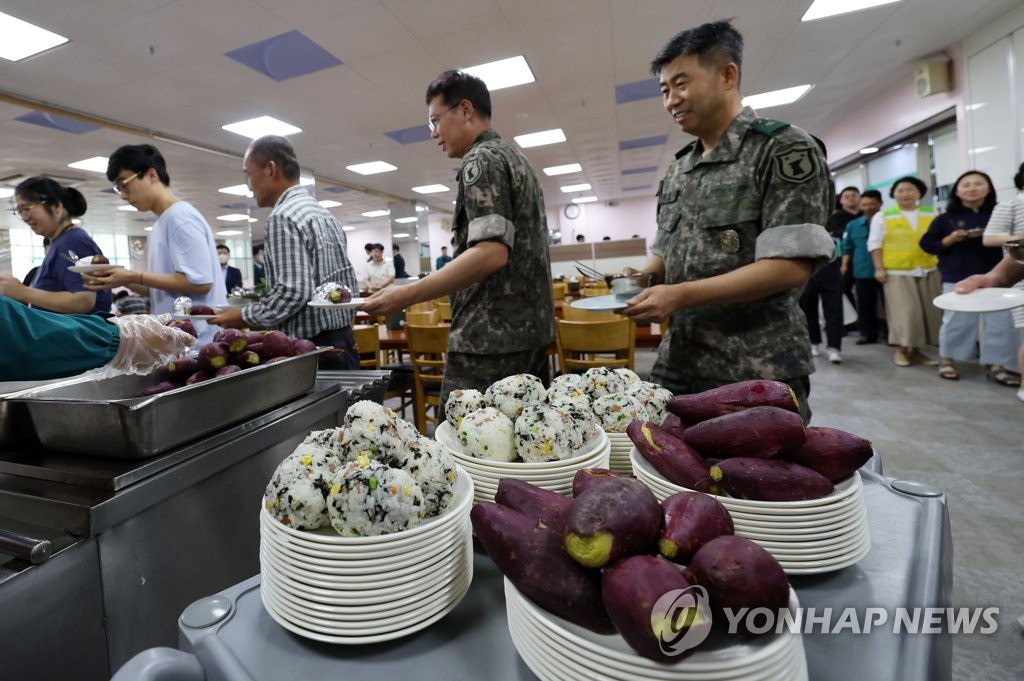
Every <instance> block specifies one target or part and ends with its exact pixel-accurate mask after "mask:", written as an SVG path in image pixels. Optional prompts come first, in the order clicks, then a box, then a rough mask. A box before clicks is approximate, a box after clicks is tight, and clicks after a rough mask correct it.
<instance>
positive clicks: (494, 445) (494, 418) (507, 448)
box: [458, 407, 516, 461]
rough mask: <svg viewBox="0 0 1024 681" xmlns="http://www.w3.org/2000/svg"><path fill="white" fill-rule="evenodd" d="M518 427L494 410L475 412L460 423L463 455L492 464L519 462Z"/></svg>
mask: <svg viewBox="0 0 1024 681" xmlns="http://www.w3.org/2000/svg"><path fill="white" fill-rule="evenodd" d="M514 432H515V424H513V423H512V419H510V418H509V417H507V416H505V414H503V413H501V412H500V411H498V410H497V409H496V408H494V407H484V408H483V409H477V410H476V411H474V412H471V413H469V414H467V415H466V416H465V418H463V419H462V423H460V424H459V430H458V437H459V444H460V445H462V453H463V454H466V455H467V456H473V457H476V458H478V459H490V460H491V461H515V459H516V451H515V446H514V437H513V436H514Z"/></svg>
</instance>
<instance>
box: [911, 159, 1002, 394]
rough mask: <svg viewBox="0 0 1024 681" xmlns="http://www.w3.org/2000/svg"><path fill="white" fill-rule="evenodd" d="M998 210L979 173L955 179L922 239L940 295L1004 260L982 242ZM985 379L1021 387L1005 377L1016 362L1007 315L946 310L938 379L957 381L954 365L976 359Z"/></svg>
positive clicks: (989, 187)
mask: <svg viewBox="0 0 1024 681" xmlns="http://www.w3.org/2000/svg"><path fill="white" fill-rule="evenodd" d="M995 205H996V190H995V188H994V187H993V186H992V179H991V178H990V177H989V176H988V175H987V174H985V173H983V172H981V171H978V170H969V171H967V172H966V173H964V174H963V175H961V176H960V177H958V178H957V180H956V182H955V183H954V184H953V192H952V195H951V196H950V198H949V203H948V204H947V205H946V212H945V213H943V214H942V215H940V216H938V217H937V218H935V220H934V221H933V222H932V224H931V225H930V226H929V227H928V231H927V232H926V233H925V235H924V236H923V237H921V249H922V250H924V251H925V252H926V253H931V254H933V255H936V256H938V258H939V272H940V273H941V275H942V292H943V293H949V292H950V291H952V290H953V289H954V287H955V286H956V283H957V282H959V281H961V280H962V279H966V278H967V277H968V276H970V275H972V274H982V273H984V272H988V271H989V270H991V269H992V268H993V267H995V266H996V265H997V264H999V261H1000V260H1001V259H1002V257H1003V254H1002V251H1001V250H1000V249H999V248H998V247H996V246H985V245H984V244H982V241H981V237H982V234H983V233H984V231H985V225H986V224H987V223H988V220H989V217H990V216H991V215H992V209H993V208H995ZM979 343H980V347H981V363H982V364H983V365H985V367H986V369H987V371H988V374H987V375H988V378H989V379H990V380H992V381H995V382H996V383H999V384H1000V385H1005V386H1009V387H1013V388H1018V387H1020V379H1019V378H1018V377H1017V376H1014V375H1012V374H1011V373H1009V371H1008V369H1007V367H1010V368H1013V367H1014V364H1015V363H1016V361H1017V335H1016V334H1015V333H1014V331H1013V317H1011V316H1010V311H1009V310H1002V311H1000V312H989V313H986V314H985V315H984V316H983V315H981V314H980V313H977V312H955V311H953V310H946V311H945V312H943V314H942V327H941V328H940V329H939V377H940V378H945V379H947V380H951V381H955V380H957V379H959V378H960V375H959V374H958V373H957V370H956V364H955V362H956V361H967V360H970V359H973V358H975V357H976V356H977V349H978V347H979Z"/></svg>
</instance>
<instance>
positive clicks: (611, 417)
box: [594, 394, 647, 433]
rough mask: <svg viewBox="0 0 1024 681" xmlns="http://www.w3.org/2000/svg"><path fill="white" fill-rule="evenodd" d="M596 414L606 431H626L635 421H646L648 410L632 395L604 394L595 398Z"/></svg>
mask: <svg viewBox="0 0 1024 681" xmlns="http://www.w3.org/2000/svg"><path fill="white" fill-rule="evenodd" d="M594 416H596V417H597V419H598V421H599V422H600V424H601V427H602V428H604V429H605V431H606V432H609V433H624V432H626V426H628V425H629V424H630V423H632V422H633V421H636V420H638V419H639V420H641V421H646V420H647V410H646V409H644V405H643V404H641V402H640V400H638V399H637V398H635V397H633V396H632V395H623V394H618V395H604V396H603V397H598V398H597V399H596V400H594Z"/></svg>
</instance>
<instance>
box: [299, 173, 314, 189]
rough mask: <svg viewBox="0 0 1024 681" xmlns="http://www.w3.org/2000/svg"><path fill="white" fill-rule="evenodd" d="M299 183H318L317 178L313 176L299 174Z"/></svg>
mask: <svg viewBox="0 0 1024 681" xmlns="http://www.w3.org/2000/svg"><path fill="white" fill-rule="evenodd" d="M299 184H300V185H302V186H303V187H309V186H310V185H314V184H316V179H314V178H312V177H306V176H299Z"/></svg>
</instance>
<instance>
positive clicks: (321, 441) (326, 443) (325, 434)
mask: <svg viewBox="0 0 1024 681" xmlns="http://www.w3.org/2000/svg"><path fill="white" fill-rule="evenodd" d="M340 433H341V428H327V429H326V430H314V431H312V432H311V433H310V434H309V435H307V436H306V439H305V440H303V441H302V444H304V445H319V446H321V447H327V448H329V449H332V450H333V449H334V448H335V447H337V446H338V435H339V434H340Z"/></svg>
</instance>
